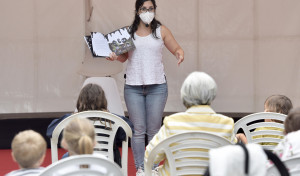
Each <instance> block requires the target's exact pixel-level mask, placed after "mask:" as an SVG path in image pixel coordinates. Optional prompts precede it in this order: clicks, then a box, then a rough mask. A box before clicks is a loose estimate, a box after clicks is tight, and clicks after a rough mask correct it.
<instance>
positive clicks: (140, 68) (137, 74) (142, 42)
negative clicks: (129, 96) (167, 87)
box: [126, 27, 166, 85]
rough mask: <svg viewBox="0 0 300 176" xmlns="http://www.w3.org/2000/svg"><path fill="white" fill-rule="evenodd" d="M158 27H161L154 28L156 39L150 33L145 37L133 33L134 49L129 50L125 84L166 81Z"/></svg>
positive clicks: (161, 41)
mask: <svg viewBox="0 0 300 176" xmlns="http://www.w3.org/2000/svg"><path fill="white" fill-rule="evenodd" d="M160 29H161V27H158V28H157V29H156V35H157V37H158V39H157V38H154V36H153V35H152V33H151V34H149V35H147V36H145V37H140V36H138V35H137V34H136V33H135V34H134V38H135V39H134V40H133V42H134V45H135V47H136V49H134V50H131V51H129V57H128V63H127V69H126V84H128V85H150V84H162V83H165V82H166V79H165V72H164V66H163V63H162V49H163V48H164V46H165V45H164V41H163V40H162V37H161V32H160Z"/></svg>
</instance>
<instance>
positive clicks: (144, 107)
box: [124, 83, 168, 169]
mask: <svg viewBox="0 0 300 176" xmlns="http://www.w3.org/2000/svg"><path fill="white" fill-rule="evenodd" d="M124 98H125V102H126V106H127V110H128V115H129V119H130V120H131V122H132V123H133V125H134V133H133V136H132V140H131V147H132V151H133V156H134V162H135V167H136V168H137V169H138V168H139V167H141V168H142V169H144V155H145V134H147V137H148V142H149V141H150V140H151V139H152V138H153V136H154V135H155V134H156V133H157V132H158V131H159V129H160V127H161V124H162V116H163V112H164V108H165V105H166V102H167V98H168V85H167V83H164V84H153V85H142V86H131V85H126V84H125V87H124Z"/></svg>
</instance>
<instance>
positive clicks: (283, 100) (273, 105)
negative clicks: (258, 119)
mask: <svg viewBox="0 0 300 176" xmlns="http://www.w3.org/2000/svg"><path fill="white" fill-rule="evenodd" d="M292 108H293V105H292V102H291V100H290V99H289V98H288V97H286V96H284V95H271V96H269V97H268V98H267V99H266V101H265V104H264V109H265V110H264V112H276V113H281V114H285V115H287V114H288V113H289V111H290V110H291V109H292ZM265 122H277V123H283V122H282V121H279V120H275V119H265ZM260 130H277V131H282V129H280V128H276V127H260V128H257V129H255V131H260ZM236 137H237V138H238V139H239V140H241V141H242V142H243V143H245V144H246V143H247V138H246V136H245V135H244V134H237V136H236ZM266 137H274V138H280V139H282V136H277V135H257V136H253V139H257V138H266ZM260 145H277V143H272V142H262V143H260Z"/></svg>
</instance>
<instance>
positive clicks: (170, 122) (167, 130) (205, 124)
mask: <svg viewBox="0 0 300 176" xmlns="http://www.w3.org/2000/svg"><path fill="white" fill-rule="evenodd" d="M233 129H234V121H233V119H232V118H229V117H226V116H224V115H221V114H216V113H215V112H214V110H213V109H211V107H210V106H207V105H200V106H193V107H191V108H189V109H188V110H187V111H186V112H181V113H176V114H173V115H171V116H168V117H166V118H165V119H164V124H163V126H162V127H161V128H160V130H159V132H158V133H157V134H156V135H155V136H154V137H153V139H152V140H151V141H150V142H149V144H148V146H147V148H146V151H145V160H147V158H148V154H149V152H150V151H151V150H152V149H153V147H155V146H156V145H157V144H158V143H159V142H160V141H162V140H164V139H166V138H167V137H169V136H172V135H174V134H178V133H183V132H190V131H203V132H208V133H212V134H216V135H219V136H222V137H224V138H226V139H228V140H229V141H231V142H236V141H237V140H236V138H235V135H234V133H233ZM164 159H166V158H165V155H164V154H163V153H159V154H158V155H157V156H156V158H155V163H159V162H160V161H162V160H164ZM168 170H169V165H168V161H165V163H164V165H163V166H162V168H161V169H159V172H160V175H170V174H169V172H168Z"/></svg>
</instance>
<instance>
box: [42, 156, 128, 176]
mask: <svg viewBox="0 0 300 176" xmlns="http://www.w3.org/2000/svg"><path fill="white" fill-rule="evenodd" d="M58 175H59V176H82V175H88V176H115V175H118V176H119V175H120V176H122V175H123V173H122V170H121V168H120V167H119V166H118V165H117V164H116V163H114V162H113V161H110V160H108V159H106V158H102V157H99V156H95V155H76V156H71V157H68V158H64V159H62V160H60V161H58V162H55V163H53V164H51V165H50V166H48V167H46V169H45V170H44V171H42V172H41V173H40V176H58Z"/></svg>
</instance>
